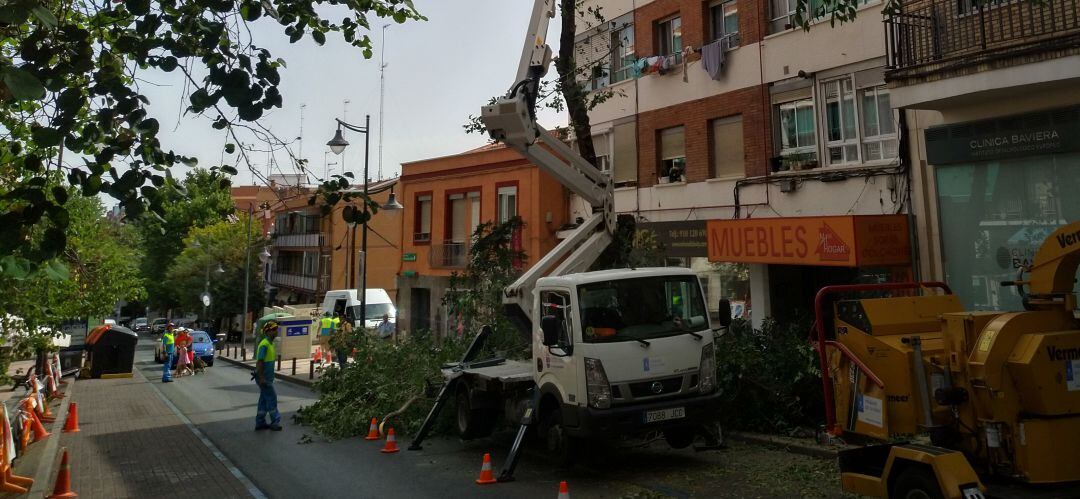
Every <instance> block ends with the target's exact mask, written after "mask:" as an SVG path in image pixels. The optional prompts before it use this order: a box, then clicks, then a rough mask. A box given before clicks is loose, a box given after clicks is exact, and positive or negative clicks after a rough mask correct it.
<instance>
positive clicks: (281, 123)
mask: <svg viewBox="0 0 1080 499" xmlns="http://www.w3.org/2000/svg"><path fill="white" fill-rule="evenodd" d="M415 3H416V7H417V9H418V10H419V11H420V13H421V14H423V15H425V16H427V18H428V20H427V21H409V22H406V23H405V24H396V23H394V22H393V21H392V20H383V19H378V18H371V19H369V21H370V23H371V26H372V33H371V36H372V39H373V42H374V43H373V45H374V53H373V56H372V58H371V59H370V60H368V59H364V57H363V54H362V52H361V50H359V49H356V48H353V47H351V46H350V45H349V44H347V43H346V42H345V41H344V40H343V39H342V38H341V37H340V36H339V35H329V36H328V37H327V42H326V44H325V45H324V46H321V47H320V46H318V45H316V44H315V43H314V42H312V41H311V40H310V38H305V39H304V40H302V41H300V42H297V43H296V44H290V43H288V38H287V37H286V36H284V35H283V34H282V32H281V30H282V29H283V28H281V27H280V26H278V25H277V24H276V23H273V22H272V21H269V20H266V21H264V20H260V21H258V22H256V23H255V24H254V25H253V28H252V31H253V36H254V38H255V43H256V45H259V46H261V47H265V48H267V49H268V50H270V52H271V53H272V54H273V56H274V57H275V58H276V57H281V58H282V59H284V60H285V62H286V65H287V67H286V68H285V69H282V70H281V76H282V82H281V85H280V87H279V88H280V90H281V93H282V95H283V99H284V101H283V104H282V108H280V109H275V110H273V111H271V112H269V113H267V114H265V115H264V116H263V118H262V119H261V120H260V122H261V123H262V124H263V125H264V126H266V127H267V128H269V129H271V130H272V131H273V132H274V133H275V134H276V135H277V136H278V137H280V138H282V139H295V138H297V137H302V139H303V140H302V141H300V140H295V141H294V143H293V144H292V148H293V152H294V153H300V152H301V149H302V157H304V158H306V159H307V160H308V161H309V165H310V169H311V170H312V171H313V173H314V174H315V175H317V176H319V177H322V176H323V175H324V171H325V170H324V165H327V166H326V168H328V169H329V170H330V171H331V173H340V172H341V169H342V168H345V169H346V170H348V171H352V172H353V173H354V174H355V175H356V177H355V178H356V179H358V180H359V179H360V178H362V177H361V175H360V173H361V171H362V168H363V157H364V156H363V155H364V147H363V142H364V137H363V134H359V133H355V132H348V131H346V132H345V138H346V140H348V141H349V142H350V144H351V145H350V146H349V147H348V148H347V149H346V150H345V153H344V154H343V155H342V156H335V155H333V154H324V152H327V151H329V148H327V147H326V145H325V144H326V142H327V141H328V140H330V138H331V137H333V134H334V130H335V126H336V125H335V122H334V118H343V119H344V120H345V121H347V122H350V123H352V124H356V125H363V123H364V116H365V115H366V114H370V115H371V128H372V135H371V151H370V155H371V156H370V175H371V177H372V178H373V179H376V178H378V177H379V134H378V130H379V124H378V123H379V55H380V49H382V48H384V47H383V44H382V43H381V42H382V40H381V35H382V29H381V28H382V26H383V25H384V24H390V27H389V28H388V29H387V30H386V40H385V60H386V64H387V66H386V68H385V81H386V93H385V106H384V123H383V139H382V143H383V155H382V156H383V157H382V178H389V177H392V176H396V175H398V174H399V173H400V171H401V166H400V165H401V163H404V162H410V161H416V160H421V159H426V158H433V157H439V156H446V155H451V154H455V153H459V152H464V151H466V150H469V149H472V148H475V147H479V146H481V145H483V144H485V143H486V142H487V138H486V136H485V135H480V134H471V135H470V134H466V133H465V131H464V130H463V129H462V125H463V124H464V123H465V122H466V121H467V117H468V116H469V115H470V114H479V111H480V107H481V106H482V105H484V104H486V103H487V101H488V99H489V98H490V97H492V96H495V95H501V94H503V93H505V92H506V89H507V88H509V87H510V85H511V84H512V83H513V82H512V80H513V78H514V75H515V73H516V71H517V63H518V60H519V58H520V55H521V48H522V45H523V43H524V38H525V30H526V27H527V24H528V22H529V15H530V13H531V9H532V2H531V1H528V0H449V1H448V0H416V2H415ZM328 12H333V11H330V10H328ZM340 17H341V16H340V15H337V16H331V18H332V19H337V20H340ZM552 21H553V22H552V23H551V31H550V32H549V36H548V40H550V41H551V42H552V44H553V47H552V49H553V50H555V51H556V53H557V51H558V47H557V42H558V39H559V37H558V22H557V19H554V20H552ZM551 71H552V72H554V67H553V68H552V69H551ZM142 76H143V77H144V78H145V79H146V80H147V81H145V82H142V83H141V84H140V89H141V91H142V92H143V93H144V94H145V95H146V96H147V97H148V98H149V99H150V101H151V105H150V114H151V115H152V116H154V117H155V118H157V119H158V120H159V121H160V123H161V132H160V135H159V137H160V139H161V141H162V144H163V146H164V147H165V148H166V149H169V148H171V149H172V150H174V151H176V152H177V153H181V154H185V155H189V156H193V157H196V158H198V159H199V165H200V166H202V167H208V166H211V165H215V164H220V163H221V162H222V160H223V158H224V159H225V160H226V161H227V162H228V163H230V164H232V163H235V159H233V160H230V159H229V157H228V156H223V149H224V145H225V143H226V142H230V141H231V140H226V139H227V137H226V136H225V134H224V132H223V131H220V130H214V129H213V128H211V127H210V123H211V119H212V118H213V116H203V117H199V116H193V115H190V114H183V113H182V111H183V108H184V107H186V105H187V103H186V101H185V100H184V98H183V95H184V94H183V92H184V88H183V83H182V81H181V80H180V79H179V72H174V73H172V74H165V73H160V74H158V73H147V74H144V75H142ZM345 101H349V102H348V103H346V102H345ZM301 116H302V117H303V120H302V123H303V130H302V133H301ZM540 121H541V122H542V123H543V124H544V125H546V126H554V125H558V124H564V123H565V122H566V119H565V117H563V116H559V115H558V114H555V113H553V112H550V111H547V112H542V114H541V117H540ZM301 142H302V144H301ZM276 158H277V161H276V163H277V166H276V167H275V166H272V165H271V161H270V156H269V155H268V154H267V153H258V154H255V155H253V157H252V162H253V164H254V165H255V167H256V168H257V169H259V171H261V172H262V173H263V174H264V175H266V174H267V173H275V174H277V173H292V172H293V168H292V166H291V164H290V163H289V162H288V160H287V156H286V155H285V154H284V153H282V154H278V155H277V156H276ZM329 163H337V164H334V165H329ZM186 169H187V168H185V167H182V166H181V167H177V168H175V169H174V171H173V173H174V175H176V176H182V174H183V173H184V171H186ZM238 170H239V171H240V173H239V175H237V177H236V178H234V179H233V185H252V184H253V182H255V183H258V182H259V181H258V180H257V179H256V178H254V176H253V175H252V174H251V173H250V172H248V171H247V168H246V167H245V166H244V165H240V166H238Z"/></svg>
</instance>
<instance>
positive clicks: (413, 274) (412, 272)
mask: <svg viewBox="0 0 1080 499" xmlns="http://www.w3.org/2000/svg"><path fill="white" fill-rule="evenodd" d="M401 275H402V276H404V277H416V271H415V270H406V271H404V272H402V273H401Z"/></svg>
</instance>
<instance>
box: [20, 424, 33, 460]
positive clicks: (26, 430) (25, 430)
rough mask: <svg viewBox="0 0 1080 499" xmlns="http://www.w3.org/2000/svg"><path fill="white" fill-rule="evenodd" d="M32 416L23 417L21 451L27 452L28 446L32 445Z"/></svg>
mask: <svg viewBox="0 0 1080 499" xmlns="http://www.w3.org/2000/svg"><path fill="white" fill-rule="evenodd" d="M30 431H31V430H30V418H26V417H24V418H23V426H22V433H21V434H20V435H19V452H20V453H22V452H26V446H27V445H30Z"/></svg>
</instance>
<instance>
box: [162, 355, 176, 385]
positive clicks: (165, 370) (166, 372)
mask: <svg viewBox="0 0 1080 499" xmlns="http://www.w3.org/2000/svg"><path fill="white" fill-rule="evenodd" d="M175 357H176V354H174V353H170V354H168V355H166V356H165V365H163V366H161V381H172V363H173V358H175Z"/></svg>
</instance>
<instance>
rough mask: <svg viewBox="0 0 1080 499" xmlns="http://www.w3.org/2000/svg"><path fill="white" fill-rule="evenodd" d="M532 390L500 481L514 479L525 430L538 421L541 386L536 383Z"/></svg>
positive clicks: (500, 475)
mask: <svg viewBox="0 0 1080 499" xmlns="http://www.w3.org/2000/svg"><path fill="white" fill-rule="evenodd" d="M532 392H533V393H532V397H531V398H530V400H529V406H528V407H526V408H525V416H524V417H523V418H521V426H520V427H518V432H517V435H516V436H515V437H514V445H513V446H511V447H510V454H508V455H507V457H506V462H505V463H503V468H502V471H500V472H499V481H500V482H512V481H514V469H515V468H517V461H518V457H519V456H518V454H520V452H521V444H522V443H524V442H525V432H527V431H529V426H532V425H533V423H535V422H536V421H535V415H536V408H537V407H538V406H539V405H540V388H539V387H538V386H535V385H534V386H533V387H532Z"/></svg>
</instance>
